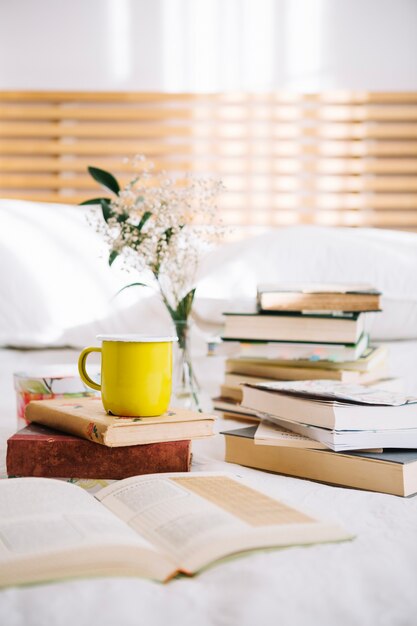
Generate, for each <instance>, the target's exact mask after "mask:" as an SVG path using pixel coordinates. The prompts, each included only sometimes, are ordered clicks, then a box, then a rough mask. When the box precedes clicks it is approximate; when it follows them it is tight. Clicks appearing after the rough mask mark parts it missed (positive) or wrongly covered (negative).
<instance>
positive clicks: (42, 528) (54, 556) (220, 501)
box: [0, 472, 352, 586]
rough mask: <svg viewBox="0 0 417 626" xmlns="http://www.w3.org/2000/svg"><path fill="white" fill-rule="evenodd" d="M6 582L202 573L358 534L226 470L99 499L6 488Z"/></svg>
mask: <svg viewBox="0 0 417 626" xmlns="http://www.w3.org/2000/svg"><path fill="white" fill-rule="evenodd" d="M0 509H1V510H2V512H4V513H3V514H2V519H1V521H0V585H2V586H7V585H15V584H22V583H33V582H41V581H48V580H55V579H62V578H72V577H77V576H102V575H112V576H118V575H123V576H126V575H127V576H129V575H132V576H142V577H146V578H151V579H154V580H159V581H166V580H169V579H170V578H171V577H173V576H175V575H176V574H178V573H184V574H190V575H191V574H194V573H196V572H198V571H199V570H200V569H202V568H204V567H206V566H208V565H210V564H212V563H214V562H215V561H217V560H220V559H222V558H224V557H227V556H231V555H234V554H240V553H244V552H247V551H250V550H256V549H265V548H272V547H283V546H289V545H302V544H313V543H321V542H327V541H341V540H345V539H350V538H352V535H350V534H349V533H347V532H345V531H344V530H343V529H341V528H340V527H339V526H338V525H337V524H335V523H332V522H321V521H318V520H316V519H314V518H313V517H311V516H310V515H309V514H308V513H304V512H301V511H299V510H297V509H294V508H293V507H290V506H287V505H286V504H284V503H283V502H280V501H279V500H276V499H275V498H272V497H270V496H269V495H266V494H264V493H261V492H260V491H257V490H255V489H253V488H251V487H250V486H248V485H246V484H245V483H244V482H242V481H240V480H236V479H235V478H234V477H232V476H230V475H227V474H219V473H205V472H202V473H198V474H184V473H173V474H152V475H147V476H138V477H133V478H128V479H125V480H123V481H120V482H118V483H113V484H112V485H110V486H108V487H106V488H105V489H103V490H101V491H99V492H97V493H96V494H95V496H94V497H92V496H91V495H89V494H88V493H87V492H85V491H84V490H82V489H81V488H79V487H77V486H75V485H72V484H70V483H66V482H62V481H54V480H51V479H45V478H16V479H13V480H7V481H1V483H0Z"/></svg>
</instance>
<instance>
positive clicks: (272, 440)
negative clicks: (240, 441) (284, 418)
mask: <svg viewBox="0 0 417 626" xmlns="http://www.w3.org/2000/svg"><path fill="white" fill-rule="evenodd" d="M254 441H255V444H256V445H260V446H285V447H289V448H312V449H316V450H317V449H326V446H325V445H324V444H322V443H320V442H319V441H314V440H313V439H310V438H309V437H305V436H303V435H299V434H297V433H294V432H291V431H290V430H288V429H287V428H284V427H283V426H278V425H277V424H273V423H272V422H268V421H265V420H262V421H261V422H260V424H259V425H258V428H257V429H256V432H255V437H254Z"/></svg>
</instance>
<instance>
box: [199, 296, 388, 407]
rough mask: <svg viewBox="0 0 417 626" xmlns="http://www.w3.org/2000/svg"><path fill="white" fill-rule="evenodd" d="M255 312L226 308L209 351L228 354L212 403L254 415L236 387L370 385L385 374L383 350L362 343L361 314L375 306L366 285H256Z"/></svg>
mask: <svg viewBox="0 0 417 626" xmlns="http://www.w3.org/2000/svg"><path fill="white" fill-rule="evenodd" d="M257 308H258V311H257V313H225V320H226V321H225V326H224V332H223V335H222V337H221V338H219V339H218V340H215V341H212V342H210V343H209V346H208V352H209V354H210V355H223V356H226V357H227V360H226V371H225V378H224V381H223V384H222V386H221V392H220V396H219V397H217V398H214V408H215V409H216V410H218V411H221V412H223V413H224V414H227V415H228V416H235V417H237V416H240V417H243V418H247V419H253V418H254V415H253V414H251V412H250V411H245V410H243V409H242V407H241V406H240V403H241V400H242V385H243V384H256V383H258V382H262V381H268V380H320V379H325V380H335V381H341V382H346V383H364V384H368V383H375V382H376V381H379V380H383V379H384V378H385V377H386V376H387V351H386V349H385V348H383V347H374V346H369V345H368V340H369V338H368V335H367V333H366V324H365V322H366V314H367V313H368V312H371V311H372V312H376V311H380V293H379V292H378V291H377V290H376V289H374V288H373V287H371V286H369V285H345V284H338V285H317V284H310V285H304V284H296V285H287V284H285V285H284V284H282V285H277V286H261V287H259V289H258V295H257Z"/></svg>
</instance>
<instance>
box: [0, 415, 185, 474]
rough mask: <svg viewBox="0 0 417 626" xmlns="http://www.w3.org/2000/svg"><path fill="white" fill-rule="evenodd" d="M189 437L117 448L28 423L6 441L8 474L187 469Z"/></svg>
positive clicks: (135, 471) (128, 472)
mask: <svg viewBox="0 0 417 626" xmlns="http://www.w3.org/2000/svg"><path fill="white" fill-rule="evenodd" d="M190 463H191V441H166V442H161V443H151V444H144V445H135V446H124V447H120V448H109V447H106V446H98V445H97V444H96V443H93V442H92V441H88V440H87V439H81V438H79V437H75V436H74V435H67V434H65V433H61V432H57V431H55V430H51V429H50V428H46V427H45V426H40V425H38V424H30V425H29V426H26V428H23V429H22V430H19V432H17V433H16V434H14V435H12V437H10V438H9V439H8V441H7V460H6V464H7V474H8V476H40V477H41V476H42V477H44V478H108V479H113V480H119V479H122V478H128V477H129V476H138V475H140V474H155V473H159V472H188V471H189V469H190Z"/></svg>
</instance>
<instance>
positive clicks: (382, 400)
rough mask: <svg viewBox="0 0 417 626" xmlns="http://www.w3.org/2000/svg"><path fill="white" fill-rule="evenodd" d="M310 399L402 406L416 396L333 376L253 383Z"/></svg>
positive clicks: (258, 386) (261, 387)
mask: <svg viewBox="0 0 417 626" xmlns="http://www.w3.org/2000/svg"><path fill="white" fill-rule="evenodd" d="M252 386H253V387H256V388H258V389H266V390H267V391H277V392H281V393H283V394H288V395H294V396H298V397H300V398H305V399H307V400H313V401H326V400H327V401H337V402H341V403H346V404H364V405H368V404H369V405H372V406H402V405H404V404H413V403H416V402H417V396H407V395H405V394H404V393H401V392H396V391H391V390H389V389H388V388H386V389H384V388H383V387H378V386H374V385H366V386H364V385H355V384H348V383H342V382H339V381H334V380H301V381H284V382H282V381H273V382H267V383H265V382H264V383H257V384H256V385H252Z"/></svg>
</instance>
